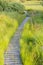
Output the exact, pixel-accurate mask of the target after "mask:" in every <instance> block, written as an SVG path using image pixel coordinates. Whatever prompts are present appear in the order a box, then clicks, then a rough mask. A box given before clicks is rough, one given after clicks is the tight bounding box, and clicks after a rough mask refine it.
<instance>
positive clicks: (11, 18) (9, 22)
mask: <svg viewBox="0 0 43 65" xmlns="http://www.w3.org/2000/svg"><path fill="white" fill-rule="evenodd" d="M20 18H21V19H20ZM24 18H25V15H22V14H19V13H18V12H5V11H4V12H0V65H4V52H5V51H6V49H7V47H8V45H9V42H10V40H11V38H12V36H13V35H14V33H15V32H16V30H17V28H18V26H19V25H20V24H21V22H22V21H23V20H24Z"/></svg>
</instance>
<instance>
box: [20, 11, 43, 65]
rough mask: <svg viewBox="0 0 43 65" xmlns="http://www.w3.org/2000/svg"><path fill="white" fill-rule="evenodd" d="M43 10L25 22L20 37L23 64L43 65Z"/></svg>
mask: <svg viewBox="0 0 43 65" xmlns="http://www.w3.org/2000/svg"><path fill="white" fill-rule="evenodd" d="M42 13H43V12H36V13H34V16H31V17H30V20H28V22H27V23H26V24H25V26H24V28H23V31H22V35H21V39H20V55H21V59H22V63H23V65H27V64H28V65H43V14H42Z"/></svg>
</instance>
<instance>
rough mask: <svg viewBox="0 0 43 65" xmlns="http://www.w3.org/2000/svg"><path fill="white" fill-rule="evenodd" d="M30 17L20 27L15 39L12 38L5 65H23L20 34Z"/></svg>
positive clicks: (6, 53)
mask: <svg viewBox="0 0 43 65" xmlns="http://www.w3.org/2000/svg"><path fill="white" fill-rule="evenodd" d="M28 19H29V17H26V18H25V20H24V21H23V22H22V24H21V25H20V26H19V27H18V29H17V31H16V33H15V35H14V37H13V38H12V40H11V42H10V43H9V46H8V49H7V50H6V52H5V55H4V60H5V61H4V65H22V62H21V59H20V46H19V39H20V33H21V31H22V29H23V26H24V24H25V23H26V22H27V21H28Z"/></svg>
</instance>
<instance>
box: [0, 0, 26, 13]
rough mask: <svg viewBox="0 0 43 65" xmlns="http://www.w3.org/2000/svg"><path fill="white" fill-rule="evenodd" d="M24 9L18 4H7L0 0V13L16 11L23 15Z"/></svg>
mask: <svg viewBox="0 0 43 65" xmlns="http://www.w3.org/2000/svg"><path fill="white" fill-rule="evenodd" d="M24 10H25V7H24V6H23V5H22V4H20V3H15V2H14V3H13V2H12V3H9V2H6V1H2V0H0V11H17V12H19V13H23V12H24Z"/></svg>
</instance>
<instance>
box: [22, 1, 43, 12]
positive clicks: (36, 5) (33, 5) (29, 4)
mask: <svg viewBox="0 0 43 65" xmlns="http://www.w3.org/2000/svg"><path fill="white" fill-rule="evenodd" d="M41 2H42V1H26V2H24V3H22V4H23V5H24V6H25V9H26V10H28V9H33V10H38V11H39V10H40V11H43V6H42V4H41Z"/></svg>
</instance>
